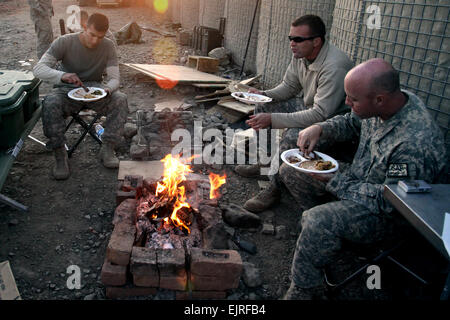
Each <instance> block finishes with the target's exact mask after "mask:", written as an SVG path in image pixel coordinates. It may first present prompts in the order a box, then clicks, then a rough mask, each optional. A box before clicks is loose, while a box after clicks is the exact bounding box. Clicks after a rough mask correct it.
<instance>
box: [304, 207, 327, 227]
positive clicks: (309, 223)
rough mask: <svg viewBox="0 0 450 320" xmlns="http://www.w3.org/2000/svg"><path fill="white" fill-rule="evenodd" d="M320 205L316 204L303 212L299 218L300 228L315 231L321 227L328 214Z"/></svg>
mask: <svg viewBox="0 0 450 320" xmlns="http://www.w3.org/2000/svg"><path fill="white" fill-rule="evenodd" d="M320 207H321V206H316V207H313V208H311V209H309V210H306V211H304V212H303V215H302V220H301V225H302V230H309V231H315V230H318V229H320V228H321V225H323V222H324V220H325V219H327V216H328V215H327V214H326V213H325V212H324V210H321V208H320Z"/></svg>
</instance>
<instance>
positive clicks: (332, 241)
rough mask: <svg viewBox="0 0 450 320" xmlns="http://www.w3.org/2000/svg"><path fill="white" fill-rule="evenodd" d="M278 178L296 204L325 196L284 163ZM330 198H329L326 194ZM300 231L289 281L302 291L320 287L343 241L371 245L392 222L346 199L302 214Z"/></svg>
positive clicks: (319, 185)
mask: <svg viewBox="0 0 450 320" xmlns="http://www.w3.org/2000/svg"><path fill="white" fill-rule="evenodd" d="M280 176H281V178H282V180H283V182H284V183H285V184H286V186H287V187H288V189H289V191H290V192H291V193H292V194H293V195H294V197H295V198H296V199H297V201H301V199H302V197H305V196H308V195H310V194H312V195H314V198H315V199H316V200H318V199H319V198H320V197H323V196H325V195H326V191H325V184H324V183H323V182H320V181H317V180H315V179H313V178H311V177H310V176H309V175H307V174H304V173H302V172H300V171H297V170H295V169H293V168H291V167H289V166H287V165H285V164H283V165H282V167H281V168H280ZM328 196H329V197H330V198H331V195H328ZM301 225H302V230H301V233H300V235H299V237H298V239H297V245H296V248H295V253H294V258H293V261H292V267H291V275H292V281H294V283H295V284H296V285H297V286H299V287H302V288H311V287H316V286H319V285H322V284H323V268H324V267H325V266H327V265H329V264H331V263H333V262H335V261H336V260H337V258H338V256H339V253H340V250H341V247H342V242H343V241H344V240H347V241H351V242H354V243H364V244H370V243H374V242H377V241H380V240H382V239H383V238H384V237H385V235H386V234H387V233H388V232H389V230H390V227H391V226H392V221H391V219H389V218H388V217H387V216H385V215H383V214H380V215H378V214H374V213H372V212H370V211H369V210H368V209H366V207H364V206H362V205H360V204H357V203H355V202H353V201H349V200H340V201H339V200H338V201H332V202H329V203H326V204H322V205H318V206H315V207H313V208H311V209H309V210H306V211H304V212H303V215H302V219H301Z"/></svg>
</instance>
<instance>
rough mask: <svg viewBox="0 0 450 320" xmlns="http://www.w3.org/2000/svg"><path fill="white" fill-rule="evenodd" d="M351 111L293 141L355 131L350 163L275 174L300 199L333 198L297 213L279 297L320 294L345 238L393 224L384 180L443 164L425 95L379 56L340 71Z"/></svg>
mask: <svg viewBox="0 0 450 320" xmlns="http://www.w3.org/2000/svg"><path fill="white" fill-rule="evenodd" d="M345 90H346V93H347V99H346V102H347V104H348V105H349V106H351V107H352V113H348V114H346V115H342V116H336V117H334V118H332V119H329V120H327V121H325V122H321V123H318V124H316V125H312V126H310V127H308V128H307V129H305V130H303V131H301V132H300V134H299V137H298V142H297V144H298V146H299V147H300V149H301V150H302V151H303V152H309V151H311V150H312V149H313V148H314V146H315V145H316V143H317V141H318V139H319V137H320V138H321V139H327V140H331V141H342V140H348V139H352V138H355V136H359V137H360V143H359V147H358V150H357V152H356V155H355V157H354V160H353V163H352V164H351V165H350V166H347V167H343V168H339V170H338V171H337V172H336V173H335V174H322V175H321V174H316V175H308V174H304V173H301V172H299V171H297V170H295V169H293V168H292V167H290V166H286V165H285V164H283V165H282V167H281V168H280V176H281V178H282V180H283V182H284V183H285V184H286V186H287V187H288V189H289V191H290V192H291V193H292V194H293V196H294V197H295V198H296V199H297V200H298V201H299V202H301V201H302V198H304V197H305V195H307V194H313V195H314V197H316V200H320V199H319V198H320V197H321V196H324V195H328V197H329V199H334V201H332V202H329V203H326V204H322V205H319V206H315V207H313V208H311V209H309V210H306V211H304V212H303V215H302V219H301V225H302V230H301V233H300V235H299V238H298V241H297V246H296V250H295V254H294V258H293V263H292V270H291V272H292V282H291V286H290V288H289V290H288V292H287V293H286V295H285V297H284V298H285V299H312V298H317V297H322V296H323V294H324V289H325V287H324V285H323V274H322V269H323V268H324V267H325V266H326V265H329V264H330V263H332V262H333V261H335V260H336V259H337V257H338V255H339V251H340V249H341V246H342V240H343V239H346V240H349V241H352V242H356V243H373V242H376V241H379V240H382V239H383V237H384V236H385V235H386V233H387V232H389V230H391V228H392V225H393V218H394V217H393V215H392V214H391V212H392V211H393V208H392V206H391V205H390V204H389V202H387V201H386V200H385V199H384V197H383V190H384V185H385V184H388V183H396V182H397V181H398V180H401V179H422V180H425V181H427V182H428V183H433V182H434V181H436V179H437V178H438V176H439V174H440V173H441V171H442V170H443V168H444V166H445V164H446V149H445V144H444V139H443V135H442V132H441V131H440V129H439V127H438V126H437V124H436V123H435V122H434V121H433V119H432V117H431V116H430V114H429V112H428V111H427V109H426V107H425V106H424V104H423V102H422V101H421V100H420V99H419V98H418V97H417V96H416V95H414V94H412V93H410V92H408V91H404V90H400V88H399V75H398V72H397V71H395V70H394V69H393V68H392V66H391V65H390V64H388V63H387V62H385V61H384V60H382V59H372V60H369V61H367V62H365V63H362V64H360V65H359V66H357V67H355V68H354V69H352V70H351V71H350V72H349V73H348V74H347V76H346V78H345Z"/></svg>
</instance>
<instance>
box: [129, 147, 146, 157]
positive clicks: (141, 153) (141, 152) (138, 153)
mask: <svg viewBox="0 0 450 320" xmlns="http://www.w3.org/2000/svg"><path fill="white" fill-rule="evenodd" d="M148 155H149V150H148V148H147V146H138V145H137V144H132V145H131V147H130V156H131V158H132V159H133V160H136V159H138V160H139V159H142V158H145V157H148Z"/></svg>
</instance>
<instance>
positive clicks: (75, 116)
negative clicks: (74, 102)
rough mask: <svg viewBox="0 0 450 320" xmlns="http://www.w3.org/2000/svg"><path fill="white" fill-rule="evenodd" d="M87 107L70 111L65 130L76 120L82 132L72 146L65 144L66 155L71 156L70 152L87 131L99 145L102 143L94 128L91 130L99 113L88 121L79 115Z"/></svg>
mask: <svg viewBox="0 0 450 320" xmlns="http://www.w3.org/2000/svg"><path fill="white" fill-rule="evenodd" d="M86 109H87V108H86V107H85V106H83V107H82V108H81V109H80V110H78V112H76V113H72V114H71V117H72V119H71V120H70V122H69V123H68V124H67V126H66V132H67V130H69V128H70V126H71V125H72V123H74V122H76V123H78V124H79V125H80V126H81V127H82V128H83V132H82V133H81V136H80V137H79V138H78V140H77V141H76V142H75V143H74V144H73V146H71V147H68V146H67V155H68V156H69V157H71V156H72V153H73V152H74V151H75V149H76V148H77V147H78V145H79V144H80V143H81V141H83V139H84V137H85V136H86V134H88V133H89V135H90V136H91V137H92V138H94V140H95V141H97V142H98V143H99V144H100V145H101V144H102V140H100V138H99V137H98V136H97V134H96V132H95V130H93V126H94V124H95V123H96V122H97V120H98V119H99V118H100V117H101V115H100V114H98V113H96V114H95V116H94V119H92V120H91V121H90V122H89V123H86V121H84V120H83V119H82V118H81V116H80V112H81V111H83V110H86Z"/></svg>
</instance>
